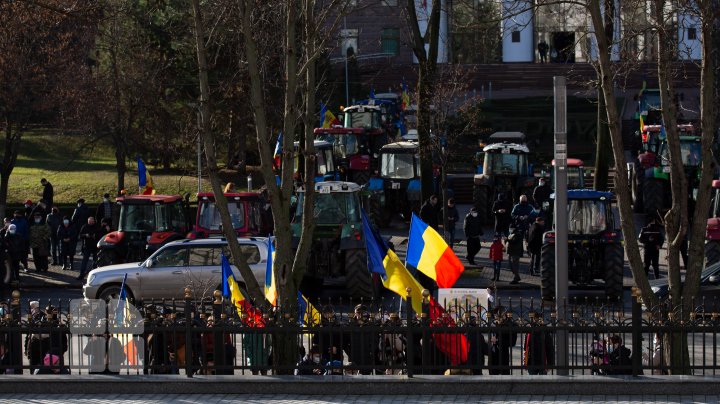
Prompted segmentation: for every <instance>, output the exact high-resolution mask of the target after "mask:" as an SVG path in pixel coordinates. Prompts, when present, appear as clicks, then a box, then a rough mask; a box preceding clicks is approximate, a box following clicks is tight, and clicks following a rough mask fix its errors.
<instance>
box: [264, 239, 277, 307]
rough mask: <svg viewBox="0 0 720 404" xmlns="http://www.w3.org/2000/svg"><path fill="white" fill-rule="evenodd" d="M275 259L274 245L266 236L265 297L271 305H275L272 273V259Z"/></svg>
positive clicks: (273, 276)
mask: <svg viewBox="0 0 720 404" xmlns="http://www.w3.org/2000/svg"><path fill="white" fill-rule="evenodd" d="M274 259H275V246H274V245H273V242H272V238H271V237H268V258H267V266H266V267H265V298H266V299H267V300H268V302H270V304H272V305H273V306H277V288H276V287H275V274H274V273H273V261H274Z"/></svg>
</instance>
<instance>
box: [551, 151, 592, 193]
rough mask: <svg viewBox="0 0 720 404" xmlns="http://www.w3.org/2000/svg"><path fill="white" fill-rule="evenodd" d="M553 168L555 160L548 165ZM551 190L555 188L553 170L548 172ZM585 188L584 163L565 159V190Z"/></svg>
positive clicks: (578, 160)
mask: <svg viewBox="0 0 720 404" xmlns="http://www.w3.org/2000/svg"><path fill="white" fill-rule="evenodd" d="M550 164H551V165H552V166H553V167H555V160H554V159H553V161H552V162H551V163H550ZM550 178H551V179H552V181H551V184H552V188H553V189H556V188H555V170H550ZM584 188H585V163H583V161H582V160H580V159H572V158H570V159H567V189H584Z"/></svg>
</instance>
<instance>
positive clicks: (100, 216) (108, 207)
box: [95, 193, 113, 227]
mask: <svg viewBox="0 0 720 404" xmlns="http://www.w3.org/2000/svg"><path fill="white" fill-rule="evenodd" d="M112 216H113V205H112V202H110V194H108V193H106V194H105V195H103V199H102V202H100V204H99V205H98V207H97V210H96V211H95V221H96V222H98V223H100V222H102V221H106V222H107V223H110V227H112Z"/></svg>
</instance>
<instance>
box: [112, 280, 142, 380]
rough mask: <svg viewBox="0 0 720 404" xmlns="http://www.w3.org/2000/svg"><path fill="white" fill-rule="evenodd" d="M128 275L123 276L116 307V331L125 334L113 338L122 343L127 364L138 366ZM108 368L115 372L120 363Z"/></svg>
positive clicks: (115, 335)
mask: <svg viewBox="0 0 720 404" xmlns="http://www.w3.org/2000/svg"><path fill="white" fill-rule="evenodd" d="M126 283H127V274H125V275H124V276H123V280H122V283H121V284H120V295H119V296H118V302H117V306H116V307H115V327H114V328H115V329H120V330H123V331H124V332H123V333H120V334H114V335H113V336H114V337H115V338H117V339H118V341H120V343H121V344H122V346H123V351H124V352H125V357H126V358H127V363H128V365H130V366H137V365H138V364H139V363H138V359H139V356H138V347H137V344H136V342H135V337H134V336H133V334H132V333H131V332H128V329H129V328H130V327H131V326H132V313H131V311H130V302H129V301H128V295H127V288H126V286H125V285H126ZM108 366H110V367H112V369H111V370H113V371H115V370H116V368H117V367H119V366H120V363H110V364H108Z"/></svg>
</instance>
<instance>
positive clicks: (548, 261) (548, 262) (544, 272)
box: [540, 243, 555, 301]
mask: <svg viewBox="0 0 720 404" xmlns="http://www.w3.org/2000/svg"><path fill="white" fill-rule="evenodd" d="M540 282H541V283H540V297H541V298H542V300H547V301H553V300H555V244H549V243H548V244H543V246H542V249H541V250H540Z"/></svg>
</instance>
